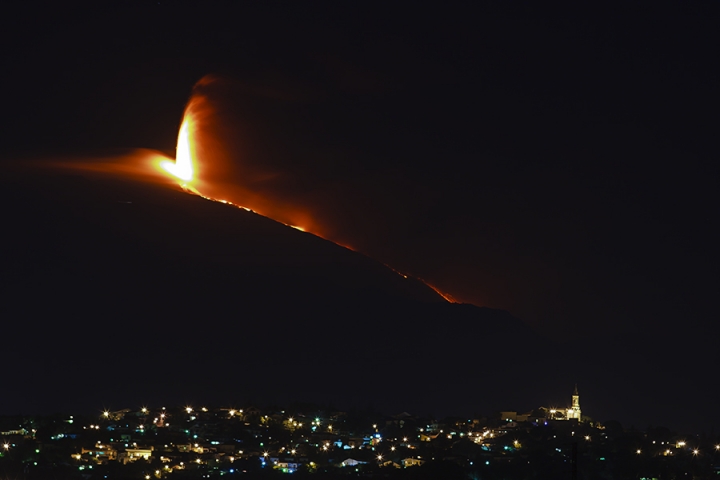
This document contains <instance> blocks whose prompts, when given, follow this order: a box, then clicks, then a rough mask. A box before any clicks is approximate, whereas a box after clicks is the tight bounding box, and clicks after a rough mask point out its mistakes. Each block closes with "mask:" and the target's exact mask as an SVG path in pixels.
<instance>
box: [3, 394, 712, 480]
mask: <svg viewBox="0 0 720 480" xmlns="http://www.w3.org/2000/svg"><path fill="white" fill-rule="evenodd" d="M0 442H1V443H0V469H2V471H3V472H4V475H5V476H7V477H8V478H28V479H33V478H50V476H52V478H62V479H65V478H67V479H71V478H78V479H86V480H88V479H96V478H98V479H105V478H107V479H138V480H142V479H144V480H150V479H182V478H219V477H221V476H228V475H229V476H236V475H237V476H243V475H245V476H246V478H255V477H258V478H265V477H269V476H273V477H276V476H278V475H282V474H294V475H293V476H305V475H309V474H317V476H318V477H317V478H321V477H322V478H341V477H342V478H345V477H347V476H353V477H370V476H377V475H381V476H385V477H398V478H399V477H400V476H402V477H403V478H457V479H461V478H462V479H468V478H471V479H485V478H488V479H494V478H512V479H515V478H517V479H525V478H588V479H594V478H598V479H600V478H637V479H641V478H645V479H651V478H655V479H664V478H678V477H681V476H682V477H683V478H713V477H716V476H717V475H718V474H720V439H719V438H718V437H717V436H712V435H705V434H703V435H679V434H677V433H674V432H671V431H670V430H668V429H666V428H663V427H648V428H647V429H645V430H634V429H624V428H623V426H622V425H620V424H619V423H618V422H615V421H607V422H604V423H600V422H596V421H593V420H592V419H590V418H588V417H584V416H583V415H582V413H581V410H580V403H579V395H578V392H577V389H576V390H575V391H574V392H573V395H572V400H571V402H570V406H569V407H568V408H566V409H559V408H545V407H539V408H537V409H536V410H534V411H532V412H528V413H518V412H509V411H508V412H498V413H497V414H495V415H491V416H487V417H481V418H457V417H454V418H445V419H442V420H437V419H434V418H430V417H422V416H416V415H412V414H409V413H407V412H402V413H400V414H396V415H392V416H387V415H383V414H380V413H377V412H373V411H372V410H365V411H352V410H350V411H346V412H345V411H338V410H336V409H333V408H329V407H321V406H318V405H307V404H305V405H303V404H296V405H291V406H288V407H286V408H283V409H281V408H279V407H265V408H262V409H261V408H257V407H253V406H245V407H243V408H233V407H222V408H216V407H213V408H210V407H208V406H202V405H185V406H179V407H156V408H153V407H150V406H141V407H139V408H137V409H123V410H118V411H110V410H105V411H102V412H99V413H98V414H97V415H95V416H83V415H59V414H56V415H41V416H4V417H0Z"/></svg>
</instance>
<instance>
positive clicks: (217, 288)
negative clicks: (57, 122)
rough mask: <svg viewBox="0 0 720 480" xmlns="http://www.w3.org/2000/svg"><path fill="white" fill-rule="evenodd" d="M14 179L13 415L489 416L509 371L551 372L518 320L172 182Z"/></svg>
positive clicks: (48, 174) (81, 175)
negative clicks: (216, 406)
mask: <svg viewBox="0 0 720 480" xmlns="http://www.w3.org/2000/svg"><path fill="white" fill-rule="evenodd" d="M65 163H66V162H65ZM78 165H82V163H78ZM1 184H2V186H1V187H0V191H1V192H2V205H3V206H4V207H3V211H4V213H3V224H4V232H5V233H4V234H3V236H2V238H3V251H4V252H5V253H6V257H5V261H4V266H3V269H2V277H3V279H2V284H3V285H4V287H3V293H2V312H3V314H2V317H3V319H4V321H3V335H2V338H3V341H2V346H3V351H4V356H5V358H6V361H7V367H8V368H7V369H6V370H5V373H4V376H5V381H6V385H8V386H9V387H8V389H7V390H6V391H7V392H12V393H10V394H8V395H5V396H4V398H3V399H2V400H1V401H0V408H2V410H5V411H25V412H31V411H44V410H57V409H61V408H86V409H98V408H101V407H102V406H103V405H112V406H113V407H115V406H117V407H120V406H125V405H126V404H127V403H128V402H132V403H133V404H134V403H137V402H140V401H156V402H173V401H177V402H182V401H186V400H187V401H190V400H198V401H205V402H210V403H230V402H236V403H237V402H242V401H265V400H267V401H286V400H295V399H311V400H320V401H327V402H334V403H338V404H340V405H368V404H372V405H376V406H377V407H379V408H389V409H394V408H398V409H400V408H403V409H424V410H427V411H444V410H452V409H458V408H459V409H462V410H467V409H470V411H473V409H474V410H478V409H480V410H482V409H484V408H493V407H497V408H500V407H501V405H502V402H503V401H504V399H507V398H508V397H513V396H514V395H515V394H513V393H510V392H508V391H506V390H504V389H506V388H510V389H511V390H515V391H517V390H518V387H519V386H520V384H518V382H517V381H516V379H514V378H515V375H516V374H517V373H516V374H515V375H508V371H510V370H512V369H513V368H520V369H522V368H524V366H528V365H530V364H532V365H533V366H535V367H537V366H538V365H539V363H538V358H537V352H539V351H540V350H541V349H542V348H543V347H542V345H543V344H544V343H545V341H541V340H539V339H538V338H537V337H536V336H535V335H534V334H533V333H532V332H531V331H530V330H528V329H527V328H526V327H525V326H524V325H523V324H522V323H521V322H520V321H519V320H517V319H516V318H513V317H512V316H510V315H509V314H508V313H507V312H504V311H497V310H491V309H486V308H478V307H475V306H472V305H459V304H450V303H448V302H446V301H445V300H443V299H442V298H441V297H440V296H439V295H438V294H437V293H435V291H433V290H432V289H431V288H429V287H428V286H426V285H425V284H424V283H422V282H420V281H419V280H415V279H412V278H407V279H406V278H404V277H403V276H402V275H400V274H398V273H396V272H394V271H393V270H391V269H390V268H388V267H386V266H384V265H382V264H380V263H378V262H375V261H374V260H372V259H370V258H368V257H366V256H364V255H362V254H360V253H357V252H353V251H350V250H348V249H346V248H343V247H340V246H338V245H335V244H334V243H332V242H329V241H327V240H324V239H321V238H319V237H316V236H314V235H311V234H308V233H304V232H300V231H298V230H295V229H293V228H290V227H287V226H285V225H282V224H280V223H277V222H275V221H273V220H271V219H268V218H265V217H262V216H260V215H258V214H255V213H252V212H247V211H244V210H242V209H239V208H237V207H234V206H230V205H224V204H222V203H218V202H214V201H210V200H207V199H204V198H201V197H199V196H196V195H193V194H189V193H187V192H184V191H182V189H181V188H180V187H178V186H176V185H174V184H172V183H171V182H170V181H166V182H165V183H164V184H163V183H157V181H153V182H150V181H147V179H142V178H138V177H133V176H128V175H121V174H118V173H107V172H96V171H92V170H88V169H82V168H81V169H75V168H65V167H63V168H55V167H52V166H49V164H46V165H44V166H41V167H37V166H36V167H32V168H30V167H23V168H17V165H16V166H15V167H13V168H6V169H5V174H4V175H3V177H2V180H1ZM509 352H514V353H512V354H509ZM546 357H547V358H551V357H552V355H550V356H547V355H546ZM518 371H519V370H518ZM516 372H517V371H516ZM527 382H528V380H524V381H523V382H522V383H523V384H526V383H527ZM525 389H526V387H522V390H525ZM518 394H519V393H518Z"/></svg>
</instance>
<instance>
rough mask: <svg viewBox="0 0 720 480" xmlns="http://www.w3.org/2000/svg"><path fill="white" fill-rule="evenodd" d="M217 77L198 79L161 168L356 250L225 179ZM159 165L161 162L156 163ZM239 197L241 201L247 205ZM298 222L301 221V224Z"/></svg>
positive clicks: (216, 196)
mask: <svg viewBox="0 0 720 480" xmlns="http://www.w3.org/2000/svg"><path fill="white" fill-rule="evenodd" d="M216 81H217V79H216V78H213V77H205V78H203V79H202V80H200V81H199V82H198V83H197V85H196V87H195V89H194V91H193V94H192V97H191V99H190V101H189V102H188V105H187V107H186V108H185V112H184V116H183V120H182V123H181V125H180V130H179V132H178V140H177V148H176V158H175V162H172V161H171V160H165V161H161V162H159V166H160V167H162V168H161V169H158V170H159V171H160V172H162V173H163V174H164V175H167V174H168V173H169V174H170V175H172V177H174V179H175V180H176V181H178V180H179V182H178V184H179V185H180V186H181V187H182V189H183V190H185V191H186V192H188V193H192V194H195V195H198V196H200V197H202V198H205V199H207V200H211V201H214V202H219V203H224V204H226V205H232V206H234V207H236V208H241V209H243V210H245V211H248V212H253V213H258V214H260V215H263V216H265V217H268V218H272V219H273V220H275V221H277V222H279V223H282V224H283V225H286V226H288V227H292V228H294V229H296V230H299V231H301V232H308V233H311V234H313V235H315V236H318V237H320V238H324V239H326V240H329V241H331V242H333V243H335V244H337V245H339V246H342V247H345V248H347V249H349V250H352V251H357V250H356V249H355V248H353V247H351V246H348V245H346V244H343V243H340V242H336V241H335V240H333V239H331V238H328V237H326V236H325V235H324V234H323V231H322V229H321V226H320V225H318V224H317V222H316V221H314V219H313V218H311V217H310V215H308V213H307V212H304V211H301V210H299V209H298V208H297V207H296V206H294V205H290V204H284V205H283V204H278V203H275V202H272V201H271V199H269V198H265V196H264V195H261V194H259V193H258V192H256V191H253V190H252V189H251V188H248V187H246V186H244V185H236V184H228V183H226V182H225V181H224V176H223V175H222V171H223V169H227V168H228V166H227V165H226V164H228V163H229V161H228V157H230V156H229V155H228V153H229V152H227V148H226V146H225V145H223V142H221V141H218V140H217V139H216V138H215V137H216V136H217V135H218V131H219V130H222V129H223V128H224V126H223V125H222V124H220V123H218V121H217V118H216V117H217V107H215V106H214V105H215V104H213V103H212V102H211V101H210V99H209V98H208V96H207V95H206V94H207V93H208V92H207V90H205V88H206V87H207V86H209V85H211V84H213V83H215V82H216ZM156 165H158V164H157V163H156ZM251 182H252V179H250V180H249V183H251ZM191 184H192V186H191ZM223 197H225V198H223ZM226 198H230V199H232V200H227V199H226ZM236 202H242V203H244V204H246V205H248V206H243V205H240V204H239V203H236ZM298 224H300V225H302V226H298ZM330 236H332V234H330ZM386 266H387V267H388V268H390V269H391V270H392V271H393V272H395V273H396V274H398V275H400V276H402V277H403V278H406V279H407V278H408V275H406V274H405V273H402V272H399V271H397V270H395V269H394V268H392V267H390V266H389V265H386ZM415 278H416V279H417V280H419V281H421V282H422V283H424V284H425V285H427V286H428V287H429V288H431V289H432V290H434V291H435V292H436V293H437V294H438V295H439V296H440V297H442V298H443V299H444V300H445V301H448V302H451V303H456V301H455V299H454V298H452V296H451V295H449V294H447V293H444V292H441V291H440V290H438V289H437V288H436V287H434V286H433V285H431V284H429V283H428V282H426V281H424V280H422V279H420V278H417V277H415Z"/></svg>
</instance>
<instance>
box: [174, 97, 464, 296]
mask: <svg viewBox="0 0 720 480" xmlns="http://www.w3.org/2000/svg"><path fill="white" fill-rule="evenodd" d="M199 108H200V107H199V106H198V105H197V104H196V99H192V100H191V101H190V103H189V104H188V106H187V108H186V109H185V115H184V117H183V122H182V124H181V125H180V131H179V133H178V141H177V148H176V153H175V162H174V163H173V162H172V161H169V160H166V161H163V162H161V163H160V165H161V166H162V168H163V169H165V170H166V171H167V172H168V173H170V174H171V175H173V176H174V177H176V178H178V179H179V180H181V182H180V186H181V187H182V188H183V190H185V191H186V192H188V193H192V194H195V195H198V196H199V197H202V198H204V199H206V200H211V201H213V202H220V203H224V204H227V205H232V206H234V207H237V208H241V209H243V210H245V211H248V212H253V213H256V212H254V211H253V210H251V209H249V208H247V207H243V206H241V205H237V204H235V203H233V202H230V201H227V200H221V199H217V198H212V197H208V196H205V195H203V194H202V193H200V192H199V191H198V190H196V189H195V188H193V187H192V186H190V185H189V182H192V181H194V180H197V177H196V175H197V169H196V168H195V167H196V165H197V159H198V151H197V144H196V141H197V140H196V138H195V135H196V133H197V127H198V125H197V116H196V115H195V113H196V112H194V109H196V110H197V109H199ZM280 223H283V222H280ZM283 225H286V226H288V227H292V228H294V229H296V230H299V231H301V232H306V230H305V229H304V228H303V227H299V226H297V225H291V224H288V223H283ZM311 234H312V235H315V236H318V237H320V238H324V237H322V236H320V235H317V234H314V233H311ZM325 240H328V241H331V242H333V241H332V240H330V239H325ZM333 243H336V244H337V245H340V246H342V247H344V248H347V249H348V250H352V251H356V250H355V249H354V248H351V247H348V246H347V245H341V244H338V243H337V242H333ZM358 253H361V252H358ZM384 265H385V266H386V267H388V268H389V269H390V270H391V271H393V272H395V273H396V274H398V275H400V276H401V277H403V278H406V279H407V278H408V275H406V274H404V273H402V272H400V271H398V270H395V269H394V268H392V267H391V266H389V265H387V264H384ZM415 278H416V279H417V280H419V281H420V282H422V283H424V284H425V285H427V286H428V287H429V288H431V289H432V290H434V291H435V293H437V294H438V295H440V297H442V298H443V299H444V300H445V301H447V302H450V303H456V301H455V299H454V298H452V296H451V295H449V294H447V293H443V292H441V291H440V290H438V289H437V288H436V287H434V286H433V285H431V284H430V283H428V282H426V281H425V280H422V279H420V278H417V277H415Z"/></svg>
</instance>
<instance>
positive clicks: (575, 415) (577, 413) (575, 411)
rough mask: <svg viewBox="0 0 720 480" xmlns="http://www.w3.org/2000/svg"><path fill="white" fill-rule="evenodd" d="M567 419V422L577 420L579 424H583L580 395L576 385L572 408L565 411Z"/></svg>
mask: <svg viewBox="0 0 720 480" xmlns="http://www.w3.org/2000/svg"><path fill="white" fill-rule="evenodd" d="M565 419H566V420H573V419H574V420H577V421H578V422H582V412H581V410H580V394H579V393H578V389H577V385H575V390H573V394H572V404H571V406H570V408H568V409H567V410H565Z"/></svg>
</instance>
